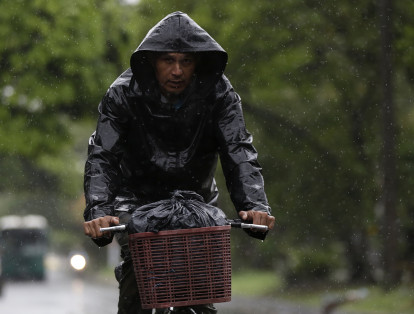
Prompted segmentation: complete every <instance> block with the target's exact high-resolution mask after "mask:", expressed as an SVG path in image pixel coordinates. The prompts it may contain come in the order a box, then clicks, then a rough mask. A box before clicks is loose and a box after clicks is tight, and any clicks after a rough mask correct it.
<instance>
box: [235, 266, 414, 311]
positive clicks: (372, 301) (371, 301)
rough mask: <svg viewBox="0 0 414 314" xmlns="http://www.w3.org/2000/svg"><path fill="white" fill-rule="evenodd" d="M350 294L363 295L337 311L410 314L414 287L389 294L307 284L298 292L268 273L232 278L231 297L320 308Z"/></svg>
mask: <svg viewBox="0 0 414 314" xmlns="http://www.w3.org/2000/svg"><path fill="white" fill-rule="evenodd" d="M352 292H360V293H362V294H366V296H365V297H364V298H362V299H359V300H355V301H353V302H348V303H346V304H344V305H342V306H341V307H340V309H341V310H343V311H346V312H348V313H355V314H357V313H358V314H413V313H414V285H413V284H411V285H401V286H399V287H398V288H395V289H393V290H390V291H385V290H384V289H382V288H380V287H378V286H353V287H341V288H338V287H332V286H329V285H322V284H308V285H306V286H304V287H302V288H301V289H285V288H284V285H283V281H282V280H281V279H280V278H279V277H278V276H277V275H276V273H275V272H272V271H245V272H236V273H233V275H232V294H233V295H245V296H251V297H260V296H266V297H275V298H277V299H284V300H286V301H292V302H295V303H301V304H308V305H310V306H312V307H315V306H316V307H319V306H322V304H323V302H325V301H326V300H327V299H328V298H335V297H339V298H341V297H344V296H346V295H347V294H349V293H352Z"/></svg>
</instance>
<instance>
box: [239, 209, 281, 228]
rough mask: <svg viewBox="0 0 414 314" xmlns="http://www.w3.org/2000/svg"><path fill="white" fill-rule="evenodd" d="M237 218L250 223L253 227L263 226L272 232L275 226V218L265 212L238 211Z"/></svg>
mask: <svg viewBox="0 0 414 314" xmlns="http://www.w3.org/2000/svg"><path fill="white" fill-rule="evenodd" d="M239 217H240V218H241V219H243V220H246V221H251V223H253V224H255V225H264V226H267V227H268V228H269V230H272V229H273V227H274V226H275V217H273V216H270V215H269V214H268V213H266V212H260V211H255V210H248V211H243V210H242V211H240V212H239Z"/></svg>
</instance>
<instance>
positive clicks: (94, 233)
mask: <svg viewBox="0 0 414 314" xmlns="http://www.w3.org/2000/svg"><path fill="white" fill-rule="evenodd" d="M115 225H119V218H118V217H115V216H105V217H100V218H96V219H93V220H90V221H86V222H84V223H83V230H84V232H85V235H87V236H89V237H91V238H93V239H96V238H101V237H104V236H110V234H111V233H110V231H105V232H101V231H100V228H106V227H111V226H115Z"/></svg>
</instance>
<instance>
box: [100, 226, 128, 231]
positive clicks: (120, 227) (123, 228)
mask: <svg viewBox="0 0 414 314" xmlns="http://www.w3.org/2000/svg"><path fill="white" fill-rule="evenodd" d="M125 229H126V225H118V226H112V227H106V228H100V229H99V231H100V232H104V231H112V232H116V231H124V230H125Z"/></svg>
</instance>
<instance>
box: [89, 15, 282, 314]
mask: <svg viewBox="0 0 414 314" xmlns="http://www.w3.org/2000/svg"><path fill="white" fill-rule="evenodd" d="M226 63H227V53H226V52H225V51H224V49H223V48H222V47H221V46H220V45H219V44H218V43H217V42H216V41H215V40H214V39H213V38H212V37H211V36H210V35H209V34H208V33H207V32H206V31H205V30H204V29H202V28H201V27H200V26H199V25H197V24H196V23H195V22H194V21H193V20H192V19H191V18H190V17H189V16H188V15H186V14H184V13H182V12H174V13H172V14H170V15H168V16H166V17H165V18H164V19H162V20H161V21H160V22H159V23H158V24H157V25H155V26H154V27H153V28H152V29H151V30H150V31H149V32H148V34H147V36H146V37H145V38H144V39H143V41H142V42H141V44H140V45H139V46H138V48H137V49H136V50H135V52H134V53H133V54H132V56H131V62H130V65H131V67H130V68H129V69H127V70H126V71H125V72H124V73H122V74H121V75H120V76H119V77H118V78H117V79H116V80H115V82H114V83H113V84H112V85H111V86H110V88H109V89H108V91H107V92H106V94H105V96H104V97H103V99H102V101H101V102H100V104H99V118H98V124H97V128H96V131H95V132H94V133H93V134H92V136H91V138H90V140H89V147H88V159H87V162H86V166H85V180H84V188H85V197H86V209H85V212H84V218H85V223H84V230H85V234H86V235H88V236H90V237H92V238H93V240H94V241H95V243H96V244H98V245H99V246H103V245H106V244H108V243H110V242H111V241H112V238H113V235H112V234H111V233H109V232H104V233H102V232H100V228H101V227H108V226H112V225H117V224H119V223H128V221H129V219H130V216H131V213H132V212H133V210H134V209H135V208H137V207H139V206H142V205H145V204H149V203H152V202H155V201H159V200H163V199H167V198H169V197H170V193H171V192H172V191H175V190H188V191H194V192H196V193H198V194H199V195H201V196H202V197H203V198H204V200H205V202H206V203H208V204H212V205H216V204H217V198H218V189H217V186H216V182H215V180H214V172H215V170H216V165H217V161H218V157H220V162H221V166H222V169H223V172H224V176H225V179H226V185H227V188H228V191H229V193H230V197H231V199H232V202H233V204H234V206H235V208H236V210H237V212H238V213H239V216H240V217H241V218H242V219H243V220H248V221H252V222H253V223H254V224H260V225H267V226H268V227H269V229H272V228H273V226H274V220H275V219H274V217H273V216H271V213H270V207H269V205H268V201H267V198H266V195H265V191H264V183H263V177H262V175H261V168H260V165H259V163H258V162H257V152H256V150H255V148H254V147H253V145H252V136H251V135H250V133H249V132H248V131H247V130H246V127H245V123H244V118H243V112H242V108H241V101H240V97H239V95H238V94H237V93H236V92H235V91H234V90H233V87H232V86H231V84H230V82H229V80H228V79H227V78H226V76H225V75H224V69H225V67H226ZM247 232H248V233H249V235H251V236H253V237H255V238H258V239H264V238H265V236H266V233H263V232H260V231H255V230H248V231H247ZM116 237H117V240H118V242H119V243H120V245H121V255H122V257H123V259H124V262H123V263H122V264H121V265H120V266H118V267H117V268H116V271H115V273H116V277H117V280H118V281H119V288H120V295H119V303H118V314H142V313H151V311H150V310H143V309H142V308H141V306H140V301H139V295H138V289H137V285H136V282H135V277H134V274H133V268H132V263H131V259H130V256H129V250H128V240H127V236H126V235H125V234H117V235H116ZM192 311H193V312H192V313H217V310H216V308H215V307H214V305H212V304H206V305H199V306H193V307H192Z"/></svg>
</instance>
